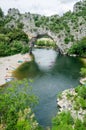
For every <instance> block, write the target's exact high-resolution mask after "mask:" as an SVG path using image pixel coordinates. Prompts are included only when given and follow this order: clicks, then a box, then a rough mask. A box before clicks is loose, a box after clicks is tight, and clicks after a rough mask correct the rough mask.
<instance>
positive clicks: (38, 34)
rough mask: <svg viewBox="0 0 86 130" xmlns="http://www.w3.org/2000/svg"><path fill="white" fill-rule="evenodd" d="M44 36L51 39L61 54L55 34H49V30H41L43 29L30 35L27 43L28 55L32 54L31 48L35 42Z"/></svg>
mask: <svg viewBox="0 0 86 130" xmlns="http://www.w3.org/2000/svg"><path fill="white" fill-rule="evenodd" d="M44 36H48V37H49V38H51V39H52V40H53V41H54V42H55V43H56V45H57V48H58V51H59V53H61V54H63V50H62V48H61V46H60V45H59V38H58V36H57V35H56V34H55V33H53V32H51V31H50V30H43V29H42V30H37V32H34V33H33V34H32V37H31V39H30V41H29V46H30V53H32V48H33V47H34V44H35V42H36V40H37V39H38V38H41V37H44Z"/></svg>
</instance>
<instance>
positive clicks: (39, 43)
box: [36, 40, 56, 48]
mask: <svg viewBox="0 0 86 130" xmlns="http://www.w3.org/2000/svg"><path fill="white" fill-rule="evenodd" d="M36 45H37V46H38V47H53V48H55V47H56V44H55V42H54V41H50V40H38V41H37V42H36Z"/></svg>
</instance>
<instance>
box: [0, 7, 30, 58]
mask: <svg viewBox="0 0 86 130" xmlns="http://www.w3.org/2000/svg"><path fill="white" fill-rule="evenodd" d="M10 19H11V18H9V17H4V14H3V12H2V10H1V8H0V56H8V55H13V54H17V53H20V52H21V53H25V52H28V51H29V46H28V41H29V39H28V36H27V35H26V34H25V33H24V32H23V31H22V29H21V28H20V26H19V25H18V27H11V28H8V27H7V26H6V23H7V22H9V21H10Z"/></svg>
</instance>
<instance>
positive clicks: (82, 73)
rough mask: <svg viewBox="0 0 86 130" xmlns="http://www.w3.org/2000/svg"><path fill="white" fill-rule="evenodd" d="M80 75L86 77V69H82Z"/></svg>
mask: <svg viewBox="0 0 86 130" xmlns="http://www.w3.org/2000/svg"><path fill="white" fill-rule="evenodd" d="M80 73H81V75H82V76H83V77H85V76H86V68H81V71H80Z"/></svg>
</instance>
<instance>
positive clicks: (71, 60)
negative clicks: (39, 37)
mask: <svg viewBox="0 0 86 130" xmlns="http://www.w3.org/2000/svg"><path fill="white" fill-rule="evenodd" d="M33 55H34V61H32V62H30V63H28V62H27V63H25V64H24V65H23V66H22V67H21V68H20V69H19V70H18V71H17V73H16V77H17V78H18V79H22V78H25V77H27V78H28V79H29V78H32V79H33V83H32V87H33V91H34V93H35V95H37V96H38V97H39V104H38V105H37V106H36V107H35V108H34V111H35V115H36V119H37V120H38V122H39V124H40V125H42V126H43V127H46V126H51V120H52V117H54V116H55V115H56V113H57V111H58V107H57V103H56V100H57V94H59V93H60V92H61V91H63V90H65V89H68V88H72V87H76V86H77V85H78V84H79V79H80V73H79V72H80V68H81V67H83V63H82V62H81V61H80V60H79V59H78V58H76V57H69V56H59V55H58V52H56V51H54V50H52V49H50V50H47V49H34V50H33Z"/></svg>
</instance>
